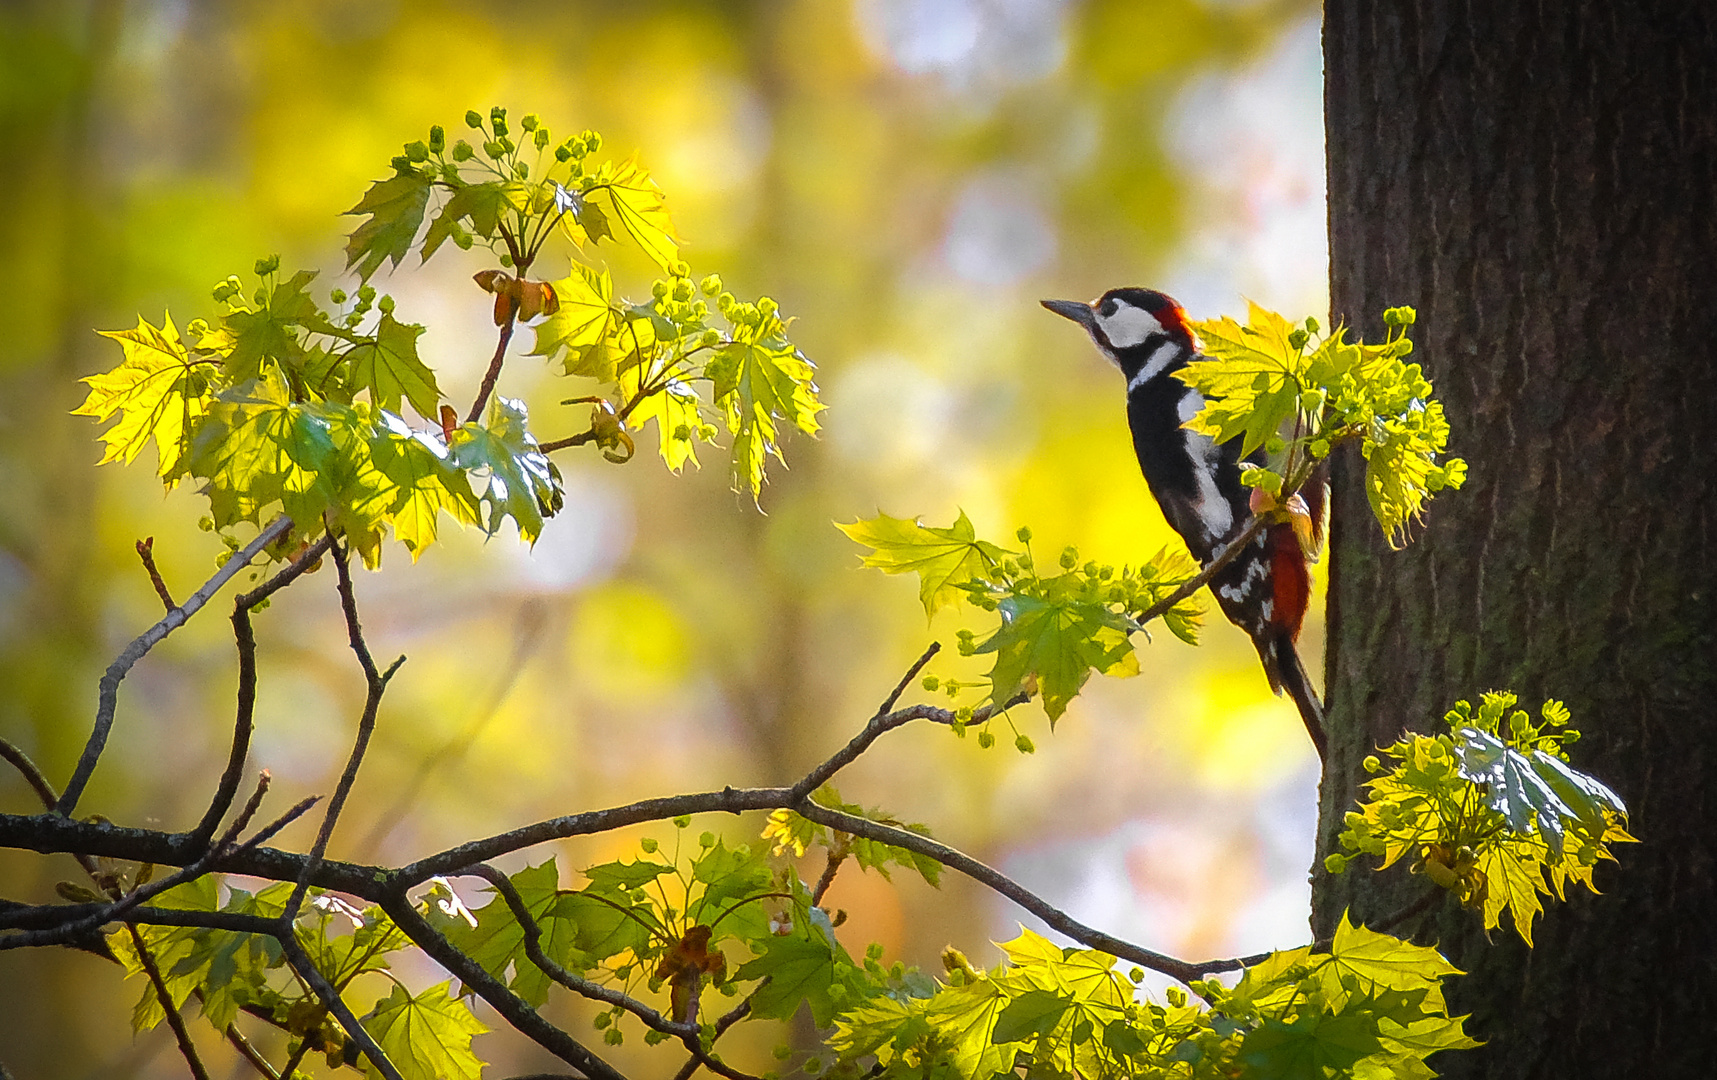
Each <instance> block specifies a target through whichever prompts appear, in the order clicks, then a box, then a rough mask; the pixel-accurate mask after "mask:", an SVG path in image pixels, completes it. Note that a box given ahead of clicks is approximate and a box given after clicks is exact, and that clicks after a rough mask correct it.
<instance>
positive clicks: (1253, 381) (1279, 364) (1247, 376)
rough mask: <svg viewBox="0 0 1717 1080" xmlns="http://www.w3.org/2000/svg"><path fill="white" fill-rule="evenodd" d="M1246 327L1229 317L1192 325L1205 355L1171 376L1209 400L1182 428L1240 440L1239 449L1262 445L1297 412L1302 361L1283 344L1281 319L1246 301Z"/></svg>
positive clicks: (1221, 439) (1284, 324) (1224, 439)
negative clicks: (1247, 307) (1247, 312)
mask: <svg viewBox="0 0 1717 1080" xmlns="http://www.w3.org/2000/svg"><path fill="white" fill-rule="evenodd" d="M1248 306H1249V308H1250V314H1249V317H1248V320H1247V325H1245V326H1241V325H1240V324H1239V323H1237V322H1235V321H1234V319H1232V318H1231V317H1229V316H1226V315H1225V316H1223V317H1222V318H1220V319H1211V320H1208V321H1204V322H1194V323H1192V324H1191V325H1192V328H1193V330H1194V331H1195V332H1196V333H1197V334H1198V336H1199V340H1200V342H1201V343H1202V344H1203V346H1204V356H1203V357H1202V358H1199V359H1195V360H1193V361H1192V362H1191V363H1190V364H1188V365H1187V366H1186V367H1185V368H1183V369H1182V370H1180V371H1178V372H1176V373H1175V377H1176V378H1178V379H1180V380H1181V381H1182V382H1184V383H1186V384H1187V385H1188V386H1191V387H1192V388H1193V389H1195V390H1198V391H1199V392H1200V393H1202V394H1204V396H1205V397H1206V398H1207V399H1209V400H1207V401H1206V403H1205V407H1204V409H1203V410H1202V411H1201V412H1200V413H1199V414H1198V415H1197V416H1195V417H1193V418H1192V419H1191V420H1189V421H1187V424H1186V426H1187V427H1188V428H1190V429H1191V430H1193V431H1199V432H1202V433H1204V434H1206V435H1209V436H1210V437H1212V438H1213V439H1215V440H1216V441H1217V442H1227V441H1228V440H1229V439H1232V438H1235V437H1239V438H1241V440H1242V442H1241V453H1242V454H1243V455H1249V454H1251V453H1252V452H1253V451H1254V450H1257V449H1258V448H1259V447H1261V446H1263V445H1264V443H1265V442H1266V441H1268V440H1269V439H1270V438H1271V436H1273V435H1275V434H1276V432H1277V431H1278V430H1280V429H1281V427H1282V425H1283V424H1284V423H1286V422H1287V421H1289V420H1292V419H1293V418H1294V417H1295V415H1296V414H1297V410H1298V408H1299V401H1300V391H1301V390H1302V389H1303V388H1304V387H1303V383H1304V377H1305V376H1304V372H1305V367H1306V360H1305V357H1304V356H1303V355H1301V350H1300V349H1296V348H1294V347H1293V346H1292V345H1290V344H1289V342H1288V334H1289V333H1290V332H1291V331H1292V329H1293V328H1292V327H1290V326H1289V325H1288V322H1287V320H1286V319H1284V318H1282V316H1280V315H1278V314H1276V313H1275V312H1273V311H1269V310H1267V309H1265V308H1261V307H1259V306H1258V305H1257V304H1252V303H1250V302H1249V304H1248Z"/></svg>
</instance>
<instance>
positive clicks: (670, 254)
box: [580, 161, 680, 273]
mask: <svg viewBox="0 0 1717 1080" xmlns="http://www.w3.org/2000/svg"><path fill="white" fill-rule="evenodd" d="M596 179H597V185H596V186H595V187H594V188H592V189H591V190H590V191H589V192H586V193H585V200H586V202H587V203H588V202H589V201H590V200H591V199H593V198H595V197H597V196H606V198H607V200H608V206H609V214H608V217H610V218H612V219H613V220H615V221H618V222H620V227H621V228H623V229H625V230H626V233H627V234H628V235H629V236H631V237H632V239H633V241H634V242H635V243H637V245H638V246H639V247H640V248H642V249H643V250H644V254H646V255H648V256H650V258H651V259H653V260H655V262H656V265H657V266H660V267H661V268H662V271H663V272H664V273H670V272H672V270H673V265H674V263H675V262H676V261H678V259H679V252H680V241H679V238H678V237H677V236H676V235H675V234H674V223H673V220H672V219H671V218H670V217H669V216H668V204H667V200H666V199H665V198H664V197H663V195H662V189H661V188H659V187H657V186H656V182H655V181H654V180H652V179H650V174H649V172H647V171H646V170H645V169H644V168H643V167H641V166H640V165H639V164H638V163H637V162H636V161H628V162H625V163H624V164H621V165H614V164H612V163H610V164H607V165H604V166H603V167H602V170H601V172H600V173H598V175H597V178H596ZM580 223H581V224H584V225H585V226H586V232H587V233H589V234H590V236H591V238H592V239H595V238H596V236H597V234H598V233H599V232H601V231H604V230H606V229H607V228H608V225H609V222H608V220H607V219H606V218H605V219H602V220H600V222H599V223H598V221H596V220H591V219H588V218H587V217H580Z"/></svg>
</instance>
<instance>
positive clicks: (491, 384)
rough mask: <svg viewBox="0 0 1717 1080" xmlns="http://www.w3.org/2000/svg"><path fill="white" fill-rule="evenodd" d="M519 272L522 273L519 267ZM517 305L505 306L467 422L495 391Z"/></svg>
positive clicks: (471, 421) (474, 419)
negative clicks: (497, 337)
mask: <svg viewBox="0 0 1717 1080" xmlns="http://www.w3.org/2000/svg"><path fill="white" fill-rule="evenodd" d="M519 273H521V274H522V273H524V269H523V268H522V267H521V268H520V270H519ZM518 320H519V305H518V301H516V300H515V301H513V302H512V303H511V304H509V305H508V307H507V318H506V321H505V322H503V323H502V324H501V340H500V341H497V342H496V343H495V356H494V359H492V360H490V361H489V370H488V371H485V372H484V373H483V383H482V385H481V386H479V387H477V400H476V401H473V402H472V403H471V412H470V415H468V416H466V417H465V422H466V423H467V424H475V423H476V422H477V421H478V419H479V418H481V417H482V415H483V406H485V405H487V404H488V403H489V395H490V394H492V393H494V392H495V383H496V381H497V380H499V379H500V377H501V365H502V364H504V363H506V360H507V344H508V342H510V341H512V340H513V327H514V326H516V325H517V324H518Z"/></svg>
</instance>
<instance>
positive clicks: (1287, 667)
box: [1255, 631, 1329, 761]
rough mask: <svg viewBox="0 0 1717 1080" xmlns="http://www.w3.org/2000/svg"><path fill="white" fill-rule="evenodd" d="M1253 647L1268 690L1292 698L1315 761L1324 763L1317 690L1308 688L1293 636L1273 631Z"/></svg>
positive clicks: (1326, 744)
mask: <svg viewBox="0 0 1717 1080" xmlns="http://www.w3.org/2000/svg"><path fill="white" fill-rule="evenodd" d="M1255 644H1256V645H1257V646H1258V655H1259V657H1260V658H1261V659H1262V660H1263V661H1264V674H1265V675H1266V676H1268V677H1269V679H1270V689H1272V690H1274V691H1275V692H1276V693H1278V694H1280V693H1281V692H1282V691H1284V690H1286V691H1287V692H1288V696H1289V697H1291V698H1293V699H1294V705H1295V707H1296V708H1298V709H1299V710H1300V719H1301V720H1303V721H1305V725H1306V734H1308V735H1310V736H1311V737H1312V745H1313V746H1315V747H1317V751H1318V760H1319V761H1327V760H1328V759H1329V736H1328V735H1327V734H1325V732H1324V707H1323V703H1322V702H1321V701H1319V700H1318V694H1317V691H1316V690H1313V689H1312V681H1311V679H1310V678H1308V677H1307V676H1306V668H1305V665H1303V664H1301V663H1300V653H1299V650H1298V649H1296V648H1294V639H1293V636H1292V635H1291V634H1289V633H1288V632H1286V631H1277V632H1276V633H1274V634H1271V635H1270V636H1269V637H1267V638H1264V639H1261V640H1259V641H1257V642H1255Z"/></svg>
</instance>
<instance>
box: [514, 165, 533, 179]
mask: <svg viewBox="0 0 1717 1080" xmlns="http://www.w3.org/2000/svg"><path fill="white" fill-rule="evenodd" d="M513 175H514V176H517V177H518V178H519V179H520V180H528V179H530V175H531V167H530V166H529V165H527V164H525V163H524V162H522V161H521V162H519V163H518V164H516V165H514V166H513Z"/></svg>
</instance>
